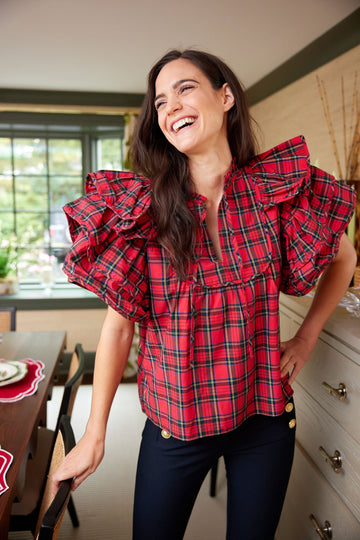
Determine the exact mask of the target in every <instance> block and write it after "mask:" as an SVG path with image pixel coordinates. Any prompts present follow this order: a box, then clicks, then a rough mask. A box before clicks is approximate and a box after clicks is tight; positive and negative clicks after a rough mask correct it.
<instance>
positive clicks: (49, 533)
mask: <svg viewBox="0 0 360 540" xmlns="http://www.w3.org/2000/svg"><path fill="white" fill-rule="evenodd" d="M74 446H75V437H74V432H73V430H72V427H71V423H70V418H69V417H68V416H62V417H61V419H60V423H59V431H58V433H57V437H56V441H55V445H54V448H53V452H52V455H51V461H50V468H49V472H48V479H47V481H46V484H45V490H44V493H43V496H42V500H41V505H40V512H39V517H38V521H37V525H36V529H35V535H34V538H36V540H50V539H55V538H57V537H58V534H59V530H60V526H61V522H62V519H63V516H64V513H65V510H66V507H67V504H68V502H69V498H70V495H71V484H72V478H70V479H69V480H64V481H62V482H61V483H60V486H59V489H58V491H57V493H56V494H55V496H54V497H53V496H52V494H51V477H52V475H53V474H54V473H55V471H56V470H57V469H58V467H59V466H60V464H61V462H62V460H63V459H64V457H65V456H66V455H67V454H68V453H69V452H70V450H71V449H72V448H73V447H74Z"/></svg>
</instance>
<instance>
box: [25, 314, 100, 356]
mask: <svg viewBox="0 0 360 540" xmlns="http://www.w3.org/2000/svg"><path fill="white" fill-rule="evenodd" d="M105 315H106V309H61V310H46V311H45V310H36V311H35V310H34V311H21V310H18V311H17V313H16V329H17V330H19V331H22V332H30V331H37V330H42V331H47V330H66V332H67V346H66V349H67V351H72V350H73V349H74V347H75V344H76V343H81V344H82V346H83V348H84V350H85V351H95V350H96V346H97V343H98V340H99V337H100V330H101V327H102V324H103V321H104V318H105Z"/></svg>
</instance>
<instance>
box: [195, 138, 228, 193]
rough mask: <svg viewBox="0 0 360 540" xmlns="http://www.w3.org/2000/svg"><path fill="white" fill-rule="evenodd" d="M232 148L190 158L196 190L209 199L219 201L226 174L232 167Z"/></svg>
mask: <svg viewBox="0 0 360 540" xmlns="http://www.w3.org/2000/svg"><path fill="white" fill-rule="evenodd" d="M231 162H232V156H231V152H230V148H229V149H228V151H225V152H221V153H218V152H214V153H211V154H207V155H203V156H196V157H193V158H189V168H190V174H191V178H192V181H193V183H194V186H195V190H196V192H197V193H199V194H200V195H203V196H204V197H206V198H207V199H209V200H212V201H214V202H215V201H218V200H220V199H221V197H222V193H223V189H224V176H225V174H226V173H227V171H228V170H229V169H230V167H231Z"/></svg>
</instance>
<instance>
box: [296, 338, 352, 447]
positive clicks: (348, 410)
mask: <svg viewBox="0 0 360 540" xmlns="http://www.w3.org/2000/svg"><path fill="white" fill-rule="evenodd" d="M296 381H297V382H298V383H300V384H301V385H302V386H303V387H304V388H305V389H306V391H307V392H308V393H309V394H311V396H312V397H313V398H314V399H315V400H316V401H317V402H318V403H320V405H321V406H322V407H324V409H326V410H327V411H328V413H329V414H330V415H331V416H333V417H334V418H335V420H337V422H339V423H340V424H341V426H342V427H343V428H344V429H345V430H346V431H347V432H348V433H349V434H350V435H351V436H352V437H354V438H355V440H357V441H358V442H359V443H360V422H359V411H360V367H359V366H358V365H357V364H355V362H353V361H352V360H350V359H349V358H347V357H346V356H345V355H343V354H342V353H341V352H339V351H337V350H336V349H335V348H333V347H331V346H330V345H329V344H328V343H325V342H324V341H323V340H322V339H321V338H319V339H318V342H317V344H316V346H315V349H314V351H313V353H312V355H311V357H310V359H309V361H308V362H307V363H306V364H305V366H304V367H303V369H302V370H301V371H300V373H299V375H298V376H297V377H296ZM323 382H326V383H328V384H329V385H330V386H332V387H334V388H338V387H339V384H340V383H343V384H345V386H346V389H347V396H346V399H345V400H344V401H340V400H339V399H338V398H337V397H335V396H333V395H332V394H330V393H329V391H328V390H326V389H325V388H324V386H323V385H322V383H323Z"/></svg>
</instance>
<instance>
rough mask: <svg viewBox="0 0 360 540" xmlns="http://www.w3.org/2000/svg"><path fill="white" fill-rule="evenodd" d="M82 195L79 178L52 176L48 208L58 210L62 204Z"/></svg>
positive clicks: (80, 179)
mask: <svg viewBox="0 0 360 540" xmlns="http://www.w3.org/2000/svg"><path fill="white" fill-rule="evenodd" d="M81 195H82V177H81V176H72V177H66V176H53V177H51V187H50V208H51V210H52V211H54V210H60V209H61V208H62V207H63V206H64V204H66V203H67V202H69V201H73V200H74V199H77V198H78V197H80V196H81Z"/></svg>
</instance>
